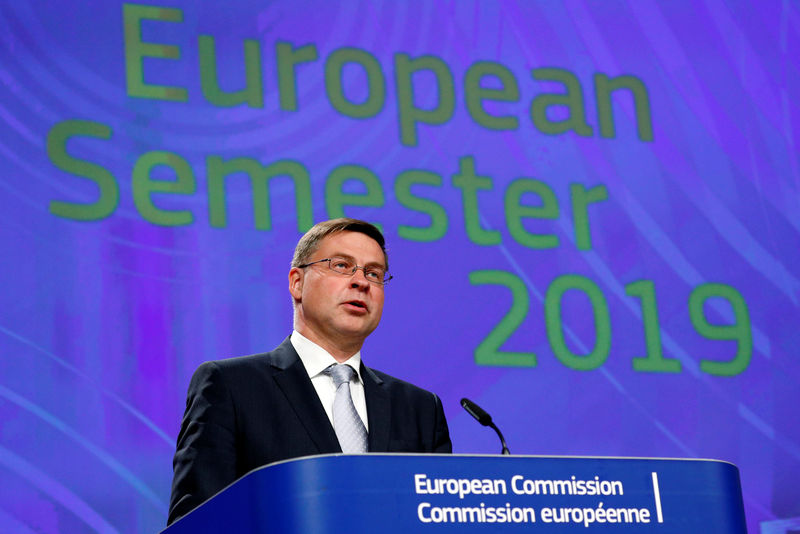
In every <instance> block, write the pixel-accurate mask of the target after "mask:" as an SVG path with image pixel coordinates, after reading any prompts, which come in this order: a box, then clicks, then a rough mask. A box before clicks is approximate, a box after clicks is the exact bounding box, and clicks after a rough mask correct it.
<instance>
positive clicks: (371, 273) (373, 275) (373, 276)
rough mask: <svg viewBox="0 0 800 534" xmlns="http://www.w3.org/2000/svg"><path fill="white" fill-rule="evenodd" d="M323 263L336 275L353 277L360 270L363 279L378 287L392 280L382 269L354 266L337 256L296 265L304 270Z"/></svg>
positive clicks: (351, 262) (349, 261)
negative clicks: (362, 273)
mask: <svg viewBox="0 0 800 534" xmlns="http://www.w3.org/2000/svg"><path fill="white" fill-rule="evenodd" d="M325 261H326V262H328V269H330V270H331V271H333V272H335V273H338V274H344V275H347V276H353V275H354V274H356V271H357V270H359V269H361V270H362V271H364V278H366V279H367V281H369V282H371V283H373V284H376V285H379V286H382V285H384V284H387V283H388V282H389V280H391V279H392V275H390V274H389V273H388V272H386V269H384V268H383V267H376V266H374V265H373V266H371V267H361V266H360V265H356V264H355V262H353V261H352V260H348V259H347V258H340V257H338V256H336V257H333V258H325V259H322V260H317V261H312V262H311V263H305V264H303V265H298V266H297V267H298V268H299V269H305V268H306V267H310V266H312V265H314V264H316V263H322V262H325Z"/></svg>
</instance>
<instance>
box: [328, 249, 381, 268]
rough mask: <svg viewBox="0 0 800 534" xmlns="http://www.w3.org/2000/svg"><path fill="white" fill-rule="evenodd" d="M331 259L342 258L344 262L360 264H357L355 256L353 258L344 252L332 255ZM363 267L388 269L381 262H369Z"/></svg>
mask: <svg viewBox="0 0 800 534" xmlns="http://www.w3.org/2000/svg"><path fill="white" fill-rule="evenodd" d="M330 257H331V258H342V259H344V260H348V261H352V262H353V263H358V262H356V259H355V258H354V257H353V256H351V255H350V254H344V253H342V252H334V253H333V254H331V256H330ZM362 267H380V268H381V269H386V265H385V264H384V263H383V262H380V261H368V262H367V263H366V264H365V265H362Z"/></svg>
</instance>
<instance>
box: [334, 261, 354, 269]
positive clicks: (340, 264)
mask: <svg viewBox="0 0 800 534" xmlns="http://www.w3.org/2000/svg"><path fill="white" fill-rule="evenodd" d="M332 263H333V267H334V268H336V269H350V268H351V266H350V262H347V261H344V260H335V261H333V262H332Z"/></svg>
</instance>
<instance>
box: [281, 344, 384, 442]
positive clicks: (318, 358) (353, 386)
mask: <svg viewBox="0 0 800 534" xmlns="http://www.w3.org/2000/svg"><path fill="white" fill-rule="evenodd" d="M290 341H291V342H292V346H293V347H294V350H296V351H297V355H298V356H300V361H301V362H303V366H304V367H305V368H306V372H307V373H308V377H309V378H310V379H311V384H312V385H313V386H314V389H315V390H316V391H317V395H318V396H319V400H320V402H321V403H322V407H323V408H325V413H326V414H327V415H328V419H329V420H330V422H331V425H333V400H334V398H335V397H336V386H334V384H333V377H332V376H330V375H327V374H325V372H324V371H325V369H327V368H328V367H330V366H331V365H333V364H335V363H339V362H337V361H336V359H335V358H334V357H333V356H331V355H330V354H329V353H328V351H326V350H325V349H323V348H322V347H320V346H319V345H317V344H316V343H314V342H313V341H311V340H309V339H308V338H306V337H304V336H303V335H302V334H301V333H300V332H298V331H297V330H294V331H292V336H291V338H290ZM343 363H345V364H347V365H349V366H350V367H352V368H353V369H354V370H355V372H356V375H355V377H356V379H355V380H351V381H350V396H351V397H352V398H353V404H354V405H355V407H356V412H358V416H359V417H360V418H361V421H362V422H363V423H364V428H366V429H367V432H369V423H368V422H367V400H366V397H364V381H363V380H362V379H361V351H358V352H356V353H355V354H353V355H352V356H350V358H348V359H347V360H346V361H344V362H343Z"/></svg>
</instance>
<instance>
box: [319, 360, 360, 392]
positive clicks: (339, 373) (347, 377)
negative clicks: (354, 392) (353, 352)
mask: <svg viewBox="0 0 800 534" xmlns="http://www.w3.org/2000/svg"><path fill="white" fill-rule="evenodd" d="M325 372H326V373H327V374H329V375H330V376H331V378H333V385H334V386H336V389H339V386H341V385H342V384H349V383H350V381H351V380H352V379H353V377H354V376H355V374H356V371H355V369H353V368H352V367H350V366H349V365H347V364H346V363H335V364H333V365H331V366H330V367H328V368H327V369H326V370H325Z"/></svg>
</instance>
